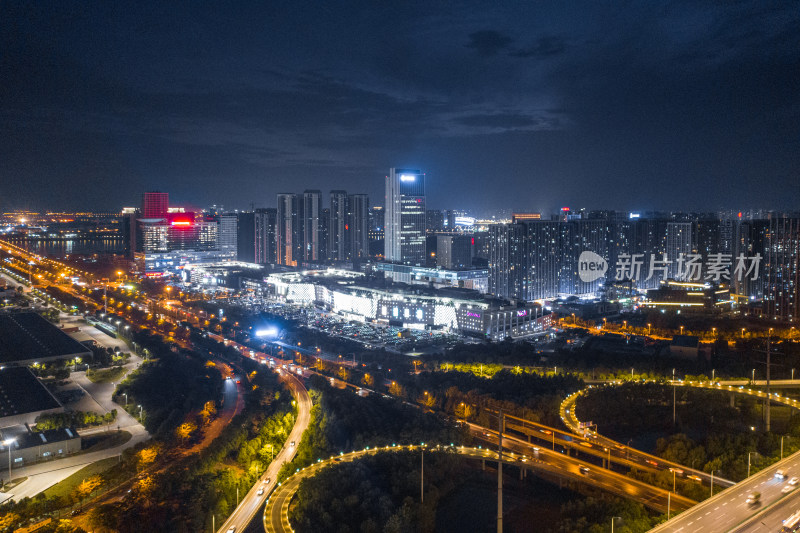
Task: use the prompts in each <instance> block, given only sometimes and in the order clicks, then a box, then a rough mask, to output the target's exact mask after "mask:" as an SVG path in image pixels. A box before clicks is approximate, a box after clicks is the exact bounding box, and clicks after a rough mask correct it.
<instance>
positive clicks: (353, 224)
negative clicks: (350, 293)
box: [345, 194, 370, 263]
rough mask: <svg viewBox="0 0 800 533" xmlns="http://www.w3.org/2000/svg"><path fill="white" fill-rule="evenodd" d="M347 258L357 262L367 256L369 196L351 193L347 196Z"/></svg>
mask: <svg viewBox="0 0 800 533" xmlns="http://www.w3.org/2000/svg"><path fill="white" fill-rule="evenodd" d="M347 212H348V216H347V224H346V225H345V232H347V233H348V234H349V235H348V236H349V239H348V240H349V246H348V248H349V259H350V260H351V261H353V262H355V263H358V262H360V261H362V260H364V259H366V258H368V257H369V255H370V254H369V196H367V195H366V194H351V195H350V196H348V197H347Z"/></svg>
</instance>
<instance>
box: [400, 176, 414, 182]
mask: <svg viewBox="0 0 800 533" xmlns="http://www.w3.org/2000/svg"><path fill="white" fill-rule="evenodd" d="M416 179H417V178H416V176H414V175H413V174H400V181H414V180H416Z"/></svg>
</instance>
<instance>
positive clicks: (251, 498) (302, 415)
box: [218, 372, 311, 533]
mask: <svg viewBox="0 0 800 533" xmlns="http://www.w3.org/2000/svg"><path fill="white" fill-rule="evenodd" d="M281 379H282V380H283V381H284V383H286V385H287V386H288V387H289V388H290V389H291V391H292V395H293V396H294V398H295V400H296V401H297V407H298V409H297V420H296V421H295V424H294V427H293V428H292V431H291V432H290V433H289V437H288V438H287V439H286V444H284V446H283V448H281V450H280V452H278V455H276V456H275V459H274V460H273V461H272V462H271V463H270V464H269V466H268V467H267V471H266V472H265V473H264V474H263V475H262V476H261V477H260V478H259V480H258V481H257V482H256V484H255V485H253V487H252V488H251V489H250V490H249V491H248V492H247V494H245V496H244V498H242V500H241V502H239V505H238V506H237V507H236V509H235V510H234V511H233V513H231V515H230V516H229V517H228V519H227V520H225V522H224V523H223V524H222V527H220V528H219V529H218V531H221V532H223V533H225V532H227V531H228V530H229V529H230V528H231V527H235V528H236V531H243V530H244V529H245V527H247V524H249V523H250V521H251V520H252V519H253V517H254V516H255V514H256V513H257V512H258V509H259V508H260V507H261V504H262V503H263V502H264V500H265V499H266V498H267V497H268V496H269V494H270V492H271V491H272V489H273V487H274V485H275V480H277V479H278V472H279V471H280V469H281V467H282V466H283V464H284V463H288V462H291V461H292V459H294V456H295V454H296V453H297V446H296V445H295V446H292V443H293V442H294V443H297V444H298V445H299V443H300V438H301V437H302V436H303V432H304V431H305V430H306V429H308V425H309V424H310V423H311V398H310V397H309V395H308V391H307V390H306V388H305V386H304V385H303V383H302V382H301V381H300V380H299V379H297V377H295V376H294V375H292V374H290V373H287V372H282V373H281ZM267 480H269V482H267ZM262 488H263V489H264V494H262V495H260V496H259V494H258V491H259V490H260V489H262Z"/></svg>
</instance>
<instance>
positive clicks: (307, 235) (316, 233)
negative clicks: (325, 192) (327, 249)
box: [302, 190, 322, 262]
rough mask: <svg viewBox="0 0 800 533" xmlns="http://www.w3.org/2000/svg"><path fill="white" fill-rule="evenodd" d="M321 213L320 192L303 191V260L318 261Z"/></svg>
mask: <svg viewBox="0 0 800 533" xmlns="http://www.w3.org/2000/svg"><path fill="white" fill-rule="evenodd" d="M321 215H322V192H321V191H319V190H306V191H304V192H303V208H302V216H303V260H304V261H309V262H318V261H319V260H320V255H319V239H320V216H321Z"/></svg>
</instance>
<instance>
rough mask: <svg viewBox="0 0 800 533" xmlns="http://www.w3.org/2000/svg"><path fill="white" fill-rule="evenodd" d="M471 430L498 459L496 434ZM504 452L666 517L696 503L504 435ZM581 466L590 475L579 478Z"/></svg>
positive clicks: (472, 428)
mask: <svg viewBox="0 0 800 533" xmlns="http://www.w3.org/2000/svg"><path fill="white" fill-rule="evenodd" d="M468 426H469V428H470V432H471V433H472V434H473V435H474V436H475V437H477V438H479V439H481V440H483V441H486V442H488V443H489V444H490V445H491V448H490V449H491V450H492V451H491V453H494V454H495V457H496V456H497V431H495V430H487V429H486V428H484V427H482V426H479V425H476V424H468ZM487 450H488V449H487ZM503 450H504V452H505V451H508V452H510V453H512V454H514V455H516V456H525V457H528V458H532V459H540V460H542V461H544V463H545V464H546V465H549V466H551V467H553V468H554V469H555V470H554V471H553V472H554V473H558V474H570V473H571V474H577V476H578V477H577V479H578V480H579V481H580V482H581V483H584V484H587V485H591V486H594V487H597V488H600V489H603V490H606V491H608V492H611V493H613V494H616V495H618V496H622V497H624V498H629V499H632V500H636V501H638V502H639V503H642V504H644V505H646V506H647V507H650V508H651V509H655V510H657V511H659V512H662V513H666V512H667V508H668V507H669V510H670V511H672V512H675V511H679V510H680V511H682V510H685V509H688V508H690V507H691V506H693V505H695V504H696V503H697V502H695V501H694V500H690V499H689V498H686V497H684V496H681V495H679V494H675V493H672V494H671V495H670V491H668V490H664V489H662V488H659V487H654V486H652V485H649V484H647V483H645V482H643V481H639V480H636V479H633V478H630V477H628V476H625V475H623V474H620V473H617V472H614V471H612V470H608V469H606V468H601V467H599V466H596V465H594V464H592V463H590V462H588V461H586V460H582V459H580V458H578V457H573V456H571V455H567V454H565V453H562V452H561V451H559V450H555V451H554V450H551V449H548V448H547V447H545V446H537V445H533V444H530V443H528V442H526V441H524V440H522V439H520V438H518V437H516V436H514V435H509V434H508V433H503ZM581 466H585V467H588V468H589V475H580V467H581Z"/></svg>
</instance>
